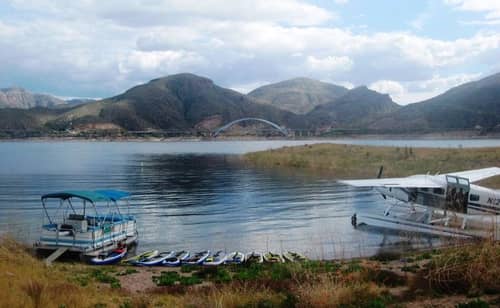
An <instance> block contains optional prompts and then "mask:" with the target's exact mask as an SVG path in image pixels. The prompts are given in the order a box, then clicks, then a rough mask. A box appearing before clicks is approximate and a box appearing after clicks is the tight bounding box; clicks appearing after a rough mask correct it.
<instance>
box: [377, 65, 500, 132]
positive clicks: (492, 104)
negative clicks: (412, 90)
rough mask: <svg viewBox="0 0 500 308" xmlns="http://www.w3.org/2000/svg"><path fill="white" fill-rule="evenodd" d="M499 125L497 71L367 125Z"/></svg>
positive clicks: (419, 127) (446, 127)
mask: <svg viewBox="0 0 500 308" xmlns="http://www.w3.org/2000/svg"><path fill="white" fill-rule="evenodd" d="M498 125H500V74H495V75H492V76H489V77H486V78H484V79H481V80H479V81H474V82H469V83H466V84H463V85H460V86H458V87H455V88H452V89H450V90H448V91H446V92H445V93H443V94H441V95H438V96H436V97H434V98H431V99H429V100H426V101H424V102H421V103H415V104H411V105H408V106H404V107H402V108H400V109H399V110H397V111H396V112H394V113H392V114H388V115H386V116H384V117H382V118H380V119H379V120H378V121H376V122H374V123H372V124H370V126H369V128H371V129H378V130H399V131H424V130H431V131H446V130H469V129H474V128H475V127H476V126H478V127H479V126H480V127H482V128H485V129H492V128H494V127H495V126H498Z"/></svg>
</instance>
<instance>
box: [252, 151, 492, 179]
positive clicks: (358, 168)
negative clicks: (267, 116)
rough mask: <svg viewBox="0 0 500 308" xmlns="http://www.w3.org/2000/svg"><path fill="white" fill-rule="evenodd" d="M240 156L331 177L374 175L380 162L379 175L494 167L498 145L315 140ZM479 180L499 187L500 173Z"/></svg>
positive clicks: (259, 163)
mask: <svg viewBox="0 0 500 308" xmlns="http://www.w3.org/2000/svg"><path fill="white" fill-rule="evenodd" d="M443 146H444V145H443ZM244 159H245V161H247V162H248V163H250V164H252V165H254V166H256V167H263V168H281V169H287V170H303V171H305V172H314V173H318V174H324V175H330V176H331V177H332V178H333V179H347V178H374V177H376V176H377V173H378V170H379V168H380V166H384V171H383V177H400V176H409V175H413V174H425V173H428V172H429V173H431V174H436V173H447V172H454V171H464V170H468V169H478V168H487V167H495V166H497V167H498V166H500V148H499V147H496V148H494V147H491V148H467V149H464V148H413V147H379V146H358V145H343V144H315V145H303V146H295V147H283V148H280V149H275V150H268V151H261V152H254V153H248V154H245V156H244ZM480 184H481V185H484V186H487V187H491V188H497V189H499V188H500V177H493V178H490V179H487V180H485V181H483V182H482V183H480Z"/></svg>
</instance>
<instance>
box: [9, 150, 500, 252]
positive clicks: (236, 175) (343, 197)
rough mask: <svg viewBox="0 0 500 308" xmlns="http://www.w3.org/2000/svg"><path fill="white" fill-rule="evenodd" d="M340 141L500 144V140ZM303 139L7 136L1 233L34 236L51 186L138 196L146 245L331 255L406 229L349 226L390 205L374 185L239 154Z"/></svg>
mask: <svg viewBox="0 0 500 308" xmlns="http://www.w3.org/2000/svg"><path fill="white" fill-rule="evenodd" d="M318 142H319V141H318ZM321 142H325V141H321ZM336 142H338V141H336ZM342 142H343V143H356V144H383V145H397V146H405V145H407V146H441V147H443V146H450V147H459V146H462V147H477V146H500V140H453V141H451V140H445V141H421V140H419V141H413V140H400V141H395V140H392V141H389V140H383V141H376V140H365V141H363V140H343V141H342ZM304 143H308V144H311V143H315V142H314V141H226V142H169V143H147V142H0V157H1V160H0V233H6V232H9V233H11V234H12V235H13V236H15V237H16V238H18V239H20V240H23V241H26V242H32V241H34V240H35V239H36V238H37V236H38V230H39V225H40V221H41V218H42V208H41V204H40V195H42V194H44V193H47V192H55V191H60V190H64V189H99V188H101V189H102V188H112V189H123V190H127V191H130V192H131V193H132V194H133V197H132V199H131V203H132V204H133V206H132V209H131V211H132V214H134V215H136V217H137V221H138V227H139V236H140V244H139V249H141V250H142V249H149V248H158V249H190V250H199V249H226V250H228V251H229V250H243V251H249V250H268V249H272V250H275V251H283V250H285V249H294V250H298V251H301V252H303V253H306V254H307V255H309V256H310V257H314V258H332V257H351V256H360V255H370V254H373V253H375V252H376V251H377V250H378V249H379V248H380V247H381V246H387V245H388V246H391V245H396V244H397V243H399V242H400V241H401V238H400V237H399V236H388V235H384V234H383V233H380V232H367V231H362V230H355V229H353V228H352V227H351V225H350V216H351V215H352V214H353V213H354V212H365V213H366V212H369V213H381V212H382V211H383V209H384V207H385V204H384V203H383V201H382V199H381V198H380V197H379V196H378V195H376V194H375V193H373V192H372V191H370V190H353V189H351V188H349V187H346V186H342V185H338V184H336V183H335V181H334V180H333V179H331V178H321V177H311V176H310V175H305V174H301V173H289V172H287V173H281V172H278V171H276V170H274V171H270V170H261V169H253V168H249V167H248V166H245V165H243V164H242V163H240V162H239V161H238V156H237V155H236V154H241V153H245V152H249V151H256V150H263V149H269V148H276V147H281V146H283V145H298V144H304ZM414 244H417V245H428V242H427V241H426V240H425V239H423V240H422V242H418V243H414Z"/></svg>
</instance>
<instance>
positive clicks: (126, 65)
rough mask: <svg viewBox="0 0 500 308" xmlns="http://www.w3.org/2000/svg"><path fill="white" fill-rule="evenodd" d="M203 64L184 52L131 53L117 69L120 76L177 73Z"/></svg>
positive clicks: (199, 59)
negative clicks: (140, 73) (139, 73)
mask: <svg viewBox="0 0 500 308" xmlns="http://www.w3.org/2000/svg"><path fill="white" fill-rule="evenodd" d="M203 63H204V59H203V57H201V56H200V55H198V54H196V53H194V52H189V51H184V50H166V51H152V52H144V51H133V52H131V53H130V54H128V55H126V56H125V57H124V58H123V59H121V60H120V61H119V63H118V67H119V71H120V73H122V74H131V73H138V72H142V73H147V74H151V73H153V74H155V73H156V74H158V73H161V72H168V71H174V72H177V71H179V70H184V69H189V68H193V67H195V66H197V65H202V64H203Z"/></svg>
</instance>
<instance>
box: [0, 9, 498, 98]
mask: <svg viewBox="0 0 500 308" xmlns="http://www.w3.org/2000/svg"><path fill="white" fill-rule="evenodd" d="M11 3H14V8H13V9H12V10H14V11H17V13H18V15H16V14H13V15H12V16H11V17H8V18H5V17H3V15H1V14H0V61H1V63H0V64H1V65H0V86H1V85H5V84H7V85H11V84H12V83H17V84H18V85H21V86H23V85H26V84H36V85H37V86H39V87H40V89H38V90H43V91H49V92H50V91H52V92H55V93H54V94H58V95H62V96H99V97H103V96H109V95H113V94H116V93H117V92H120V91H123V90H125V89H127V88H129V87H130V86H133V85H135V84H136V83H137V82H141V81H145V80H148V79H152V78H157V77H159V76H164V75H167V74H173V73H178V72H186V71H189V72H192V73H195V74H200V75H204V76H207V77H209V78H212V79H214V81H215V82H216V83H218V84H221V85H222V86H228V87H232V88H235V89H238V90H240V91H244V92H245V91H247V90H250V89H251V88H253V87H254V85H259V84H262V83H264V81H278V80H284V79H289V78H293V77H296V76H307V77H311V78H316V79H321V80H333V81H344V82H346V83H347V85H350V86H352V84H356V85H360V84H369V85H371V84H376V82H378V81H394V82H397V83H399V84H401V85H402V86H403V87H404V88H405V89H406V92H404V93H403V94H399V99H400V100H401V101H403V102H405V101H407V100H409V99H408V97H410V96H411V95H413V94H414V93H424V92H425V91H429V92H433V91H438V90H435V88H436V89H438V88H439V89H443V87H444V86H445V84H443V85H441V86H436V87H435V88H433V87H431V85H430V84H429V85H427V88H426V89H422V88H419V87H418V86H417V84H420V83H422V82H424V81H429V82H431V81H432V82H434V83H435V82H437V81H436V80H435V79H436V78H435V77H439V78H441V79H442V78H447V77H446V76H452V75H454V74H457V71H460V70H461V68H462V67H464V68H466V69H464V71H480V69H479V68H478V69H477V70H475V69H474V68H475V67H488V68H493V67H495V66H496V65H498V60H497V59H498V57H500V33H495V32H479V33H477V34H475V35H470V36H466V37H462V38H459V39H453V40H452V39H432V38H429V37H424V36H419V35H415V34H411V33H407V32H372V33H366V31H360V32H357V30H356V29H357V28H356V27H354V28H350V30H349V29H345V28H340V27H337V26H335V23H334V21H335V16H336V13H335V12H330V11H327V10H326V9H324V8H320V7H319V6H316V5H313V4H309V3H306V2H304V1H302V0H284V1H279V2H269V1H265V0H257V1H250V0H241V1H231V2H227V1H222V0H207V1H203V2H199V1H197V2H196V3H197V5H194V4H193V3H194V0H187V1H181V0H158V1H151V0H135V1H127V2H123V1H118V0H109V1H104V2H102V1H101V2H97V0H85V1H63V0H51V1H49V0H38V1H27V0H11ZM457 3H458V2H457ZM152 4H154V5H152ZM459 4H460V3H458V4H455V6H456V7H457V8H459ZM24 16H35V17H30V18H31V19H26V18H24V19H23V18H21V17H24ZM332 21H333V23H332ZM471 68H472V69H471ZM40 76H43V78H41V77H40ZM441 76H444V77H441ZM377 85H378V86H381V84H377ZM395 90H396V88H393V89H392V91H393V92H392V94H391V95H396V93H399V92H395ZM419 95H420V94H419Z"/></svg>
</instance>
